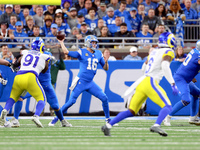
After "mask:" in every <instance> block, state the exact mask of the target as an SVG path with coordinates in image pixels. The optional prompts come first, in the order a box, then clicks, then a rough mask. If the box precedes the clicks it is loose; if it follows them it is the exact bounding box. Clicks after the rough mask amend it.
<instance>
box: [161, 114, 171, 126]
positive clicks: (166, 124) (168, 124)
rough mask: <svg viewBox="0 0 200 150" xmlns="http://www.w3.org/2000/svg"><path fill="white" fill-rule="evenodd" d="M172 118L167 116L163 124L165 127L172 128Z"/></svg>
mask: <svg viewBox="0 0 200 150" xmlns="http://www.w3.org/2000/svg"><path fill="white" fill-rule="evenodd" d="M171 118H172V116H169V115H167V116H166V117H165V119H164V120H163V123H164V125H165V126H171V123H170V120H171Z"/></svg>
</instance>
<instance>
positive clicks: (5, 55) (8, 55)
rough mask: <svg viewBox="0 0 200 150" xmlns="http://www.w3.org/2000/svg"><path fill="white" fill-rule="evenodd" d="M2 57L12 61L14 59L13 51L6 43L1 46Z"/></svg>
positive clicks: (0, 53)
mask: <svg viewBox="0 0 200 150" xmlns="http://www.w3.org/2000/svg"><path fill="white" fill-rule="evenodd" d="M0 58H1V59H5V60H8V61H10V62H12V60H13V59H14V56H13V54H12V52H11V51H9V50H8V46H7V45H6V44H4V45H2V46H1V52H0Z"/></svg>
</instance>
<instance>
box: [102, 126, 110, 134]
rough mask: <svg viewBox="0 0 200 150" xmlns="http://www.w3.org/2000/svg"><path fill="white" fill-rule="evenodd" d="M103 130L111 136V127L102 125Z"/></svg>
mask: <svg viewBox="0 0 200 150" xmlns="http://www.w3.org/2000/svg"><path fill="white" fill-rule="evenodd" d="M101 131H102V132H103V133H104V135H105V136H111V134H110V129H109V128H108V127H107V126H106V125H104V126H102V127H101Z"/></svg>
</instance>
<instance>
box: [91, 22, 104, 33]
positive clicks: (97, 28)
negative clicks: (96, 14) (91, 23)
mask: <svg viewBox="0 0 200 150" xmlns="http://www.w3.org/2000/svg"><path fill="white" fill-rule="evenodd" d="M103 26H104V21H103V19H99V20H98V25H97V27H96V28H94V30H93V31H92V32H93V35H95V36H100V35H101V31H100V30H101V27H103Z"/></svg>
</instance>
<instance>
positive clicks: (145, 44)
mask: <svg viewBox="0 0 200 150" xmlns="http://www.w3.org/2000/svg"><path fill="white" fill-rule="evenodd" d="M136 37H138V38H139V40H137V43H138V44H139V48H145V49H149V48H150V47H151V44H150V43H152V39H146V38H152V37H153V35H152V34H151V33H149V25H148V24H147V23H146V24H145V23H144V24H142V31H140V32H138V33H136Z"/></svg>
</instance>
